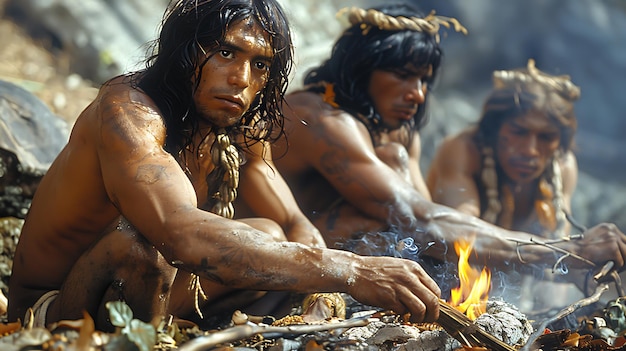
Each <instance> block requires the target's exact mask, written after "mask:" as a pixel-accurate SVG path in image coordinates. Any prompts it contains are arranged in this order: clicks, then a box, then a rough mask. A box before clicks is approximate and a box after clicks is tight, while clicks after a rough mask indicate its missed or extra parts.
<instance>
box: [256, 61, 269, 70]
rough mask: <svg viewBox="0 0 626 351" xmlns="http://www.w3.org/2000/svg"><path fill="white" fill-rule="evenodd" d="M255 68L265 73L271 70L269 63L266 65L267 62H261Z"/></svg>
mask: <svg viewBox="0 0 626 351" xmlns="http://www.w3.org/2000/svg"><path fill="white" fill-rule="evenodd" d="M255 66H256V68H257V69H261V70H265V71H267V70H269V65H268V64H267V63H265V62H261V61H259V62H257V63H255Z"/></svg>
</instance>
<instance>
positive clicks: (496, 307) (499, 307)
mask: <svg viewBox="0 0 626 351" xmlns="http://www.w3.org/2000/svg"><path fill="white" fill-rule="evenodd" d="M474 323H476V325H478V326H479V327H480V328H481V329H483V330H484V331H486V332H488V333H489V334H491V335H493V336H495V337H496V338H498V339H500V340H501V341H504V342H505V343H507V344H509V345H512V346H521V345H525V344H526V342H527V341H528V338H529V337H530V335H531V334H532V333H533V327H532V325H531V323H530V321H529V320H528V319H527V318H526V316H525V315H524V314H523V313H521V312H520V310H519V309H518V308H517V307H516V306H515V305H512V304H510V303H508V302H505V301H503V300H500V299H490V300H489V301H487V311H486V312H485V313H483V314H481V315H480V316H478V318H476V320H475V321H474Z"/></svg>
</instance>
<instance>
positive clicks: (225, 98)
mask: <svg viewBox="0 0 626 351" xmlns="http://www.w3.org/2000/svg"><path fill="white" fill-rule="evenodd" d="M202 59H204V58H202ZM271 61H272V48H271V46H270V44H269V40H268V35H267V33H266V32H265V31H264V30H263V29H262V28H261V27H260V26H259V25H258V24H257V23H256V22H255V21H253V20H251V19H244V20H242V21H240V22H238V23H236V24H235V25H234V26H232V27H230V29H229V30H228V31H227V32H226V36H225V38H224V42H223V43H222V45H220V47H218V48H217V52H216V53H215V54H214V55H213V56H211V57H210V58H209V59H208V60H207V61H206V64H205V65H204V67H203V68H202V78H201V80H200V83H199V85H198V89H197V90H196V92H195V94H194V102H195V104H196V109H197V110H198V112H199V113H200V115H201V116H202V117H203V118H204V119H205V120H206V122H208V124H211V125H216V126H220V127H226V126H230V125H233V124H235V123H237V122H238V121H239V120H240V119H241V117H242V116H243V114H244V113H245V112H246V111H247V110H248V109H249V108H250V105H251V104H252V102H253V101H254V99H255V97H256V96H257V94H258V93H259V92H260V91H261V89H263V88H264V87H265V84H266V83H267V81H268V75H269V68H270V64H271ZM201 123H202V121H201Z"/></svg>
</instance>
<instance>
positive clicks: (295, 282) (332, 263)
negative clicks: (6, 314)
mask: <svg viewBox="0 0 626 351" xmlns="http://www.w3.org/2000/svg"><path fill="white" fill-rule="evenodd" d="M136 100H137V99H135V101H134V102H122V103H119V104H108V105H107V106H108V107H107V108H106V110H102V111H100V114H99V116H100V117H99V118H100V119H101V121H100V122H101V123H100V127H99V128H98V130H97V132H95V133H93V134H94V135H93V137H94V138H95V139H96V140H95V143H96V145H97V153H98V158H99V160H100V164H101V170H102V177H103V178H102V180H103V183H104V184H105V187H106V189H107V193H108V196H109V197H110V199H111V201H112V202H113V203H114V204H115V206H116V207H117V208H118V209H119V210H120V212H121V213H122V215H124V216H125V217H126V218H127V219H128V220H129V222H130V223H131V224H132V225H133V226H134V227H135V228H136V229H137V230H138V232H140V233H142V235H144V236H145V237H146V238H147V239H148V240H149V241H150V242H152V243H153V244H154V246H155V248H157V249H158V250H159V251H160V252H161V253H162V254H163V256H164V257H165V258H166V259H167V260H168V262H170V263H171V264H172V265H174V266H177V267H179V268H181V269H184V270H187V271H190V272H194V273H196V274H198V275H200V276H201V277H204V278H208V279H211V280H213V281H216V282H220V283H222V284H225V285H228V286H231V287H233V288H247V289H258V290H291V291H296V292H314V291H329V292H331V291H341V292H346V293H349V294H351V295H353V296H354V297H355V298H357V299H358V300H360V301H361V302H363V303H366V304H371V305H376V306H380V307H383V308H389V309H393V310H396V311H398V312H410V313H412V315H413V317H414V319H415V320H430V321H432V320H435V319H436V318H437V315H438V298H439V295H440V291H439V288H438V287H437V285H436V284H435V282H434V281H433V280H432V279H431V278H430V277H429V276H428V275H427V274H426V273H425V272H424V271H423V270H422V268H421V267H420V266H419V265H418V264H417V263H415V262H412V261H409V260H402V259H397V258H391V257H360V256H357V255H354V254H352V253H349V252H345V251H339V250H331V249H323V248H313V247H311V246H307V245H302V244H300V243H293V242H276V241H273V240H271V239H269V236H268V234H266V233H262V232H260V231H258V230H255V229H253V228H252V227H250V226H248V225H246V224H244V223H241V222H238V221H234V220H229V219H226V218H223V217H220V216H217V215H215V214H212V213H210V212H206V211H203V210H201V209H198V208H197V201H196V194H195V192H194V188H193V186H192V185H191V183H190V181H189V180H188V178H187V176H186V175H185V174H184V173H183V171H182V168H181V167H180V166H179V165H178V163H177V161H176V160H175V159H174V158H173V157H172V156H171V155H170V154H169V153H167V152H166V151H165V150H163V148H162V145H163V143H164V138H165V126H164V125H163V122H162V120H161V118H160V116H159V115H158V112H157V111H155V109H154V107H153V105H152V104H151V102H149V101H143V102H137V101H136Z"/></svg>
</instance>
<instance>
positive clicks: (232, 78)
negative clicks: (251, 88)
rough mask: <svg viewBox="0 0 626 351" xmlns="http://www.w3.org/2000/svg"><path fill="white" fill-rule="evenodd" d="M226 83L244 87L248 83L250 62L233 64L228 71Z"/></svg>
mask: <svg viewBox="0 0 626 351" xmlns="http://www.w3.org/2000/svg"><path fill="white" fill-rule="evenodd" d="M228 84H230V85H234V86H237V87H240V88H246V87H248V85H249V84H250V63H249V62H244V63H242V64H241V65H235V66H234V67H233V68H232V69H231V70H230V72H229V75H228Z"/></svg>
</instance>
